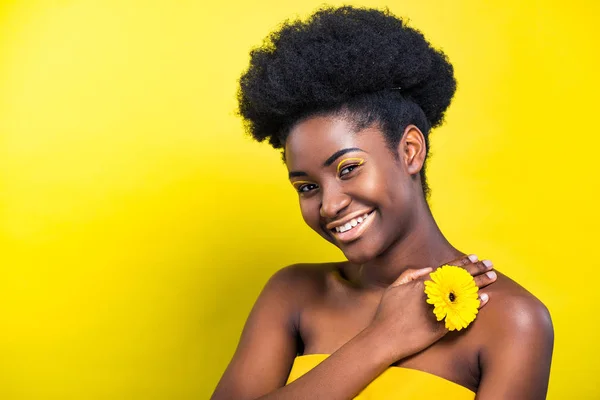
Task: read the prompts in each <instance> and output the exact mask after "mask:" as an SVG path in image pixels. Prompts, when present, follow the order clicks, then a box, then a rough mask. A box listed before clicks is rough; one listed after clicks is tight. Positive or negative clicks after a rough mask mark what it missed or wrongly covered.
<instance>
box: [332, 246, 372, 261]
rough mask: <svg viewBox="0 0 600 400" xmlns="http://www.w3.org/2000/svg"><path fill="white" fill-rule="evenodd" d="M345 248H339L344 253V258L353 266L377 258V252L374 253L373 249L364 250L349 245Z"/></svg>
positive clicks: (360, 247)
mask: <svg viewBox="0 0 600 400" xmlns="http://www.w3.org/2000/svg"><path fill="white" fill-rule="evenodd" d="M344 247H345V248H340V250H342V252H343V253H344V256H346V258H347V259H348V261H350V262H351V263H353V264H364V263H367V262H369V261H371V260H373V259H375V258H377V256H378V254H379V252H377V251H374V250H373V249H368V248H364V247H362V246H356V245H352V244H350V245H349V246H344Z"/></svg>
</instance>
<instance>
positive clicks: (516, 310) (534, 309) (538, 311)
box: [480, 271, 552, 331]
mask: <svg viewBox="0 0 600 400" xmlns="http://www.w3.org/2000/svg"><path fill="white" fill-rule="evenodd" d="M496 273H497V274H498V280H497V281H496V282H495V283H494V284H492V285H490V286H489V287H488V288H486V292H487V293H488V294H489V295H490V301H489V303H488V304H487V305H486V306H485V307H484V308H483V309H482V310H481V315H480V317H481V320H482V321H485V322H486V323H485V324H482V325H485V326H486V327H487V328H488V329H494V330H495V329H500V330H502V331H504V330H510V329H518V330H519V331H522V330H523V329H542V330H550V331H552V319H551V317H550V312H549V311H548V308H547V307H546V306H545V305H544V303H542V302H541V301H540V300H539V299H538V298H537V297H535V296H534V295H533V294H531V293H530V292H529V291H527V290H526V289H525V288H523V287H522V286H521V285H519V284H518V283H516V282H515V281H513V280H512V279H510V278H509V277H507V276H506V275H504V274H501V273H499V272H497V271H496Z"/></svg>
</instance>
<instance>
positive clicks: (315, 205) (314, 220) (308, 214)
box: [300, 198, 320, 231]
mask: <svg viewBox="0 0 600 400" xmlns="http://www.w3.org/2000/svg"><path fill="white" fill-rule="evenodd" d="M300 213H302V219H304V222H306V224H307V225H308V226H310V227H311V228H312V229H314V230H315V231H316V230H318V229H319V220H320V214H319V202H318V200H316V198H311V199H300Z"/></svg>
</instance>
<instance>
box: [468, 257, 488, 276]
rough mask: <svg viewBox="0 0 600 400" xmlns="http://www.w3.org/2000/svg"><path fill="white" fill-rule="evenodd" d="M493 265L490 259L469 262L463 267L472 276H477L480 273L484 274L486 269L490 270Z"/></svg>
mask: <svg viewBox="0 0 600 400" xmlns="http://www.w3.org/2000/svg"><path fill="white" fill-rule="evenodd" d="M493 267H494V264H493V263H492V262H491V261H490V260H483V261H477V262H474V263H471V264H468V265H466V266H464V267H463V268H464V269H466V270H467V272H468V273H470V274H471V275H472V276H478V275H481V274H485V273H486V272H488V271H491V270H492V269H493Z"/></svg>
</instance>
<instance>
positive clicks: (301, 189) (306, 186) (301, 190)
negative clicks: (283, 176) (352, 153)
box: [296, 161, 363, 194]
mask: <svg viewBox="0 0 600 400" xmlns="http://www.w3.org/2000/svg"><path fill="white" fill-rule="evenodd" d="M362 164H363V161H361V162H358V163H354V164H348V165H344V166H343V167H342V168H340V169H339V172H338V174H339V177H340V178H342V179H344V177H345V176H346V175H348V174H351V173H352V172H353V171H354V170H355V169H356V168H357V167H360V166H361V165H362ZM349 168H352V169H351V170H350V171H348V172H346V173H345V174H343V173H342V172H343V171H344V170H346V169H349ZM311 186H314V187H317V184H315V183H304V184H302V185H298V186H296V191H297V192H298V193H300V194H306V193H309V192H310V191H311V190H312V188H310V187H311ZM304 189H307V190H304Z"/></svg>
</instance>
